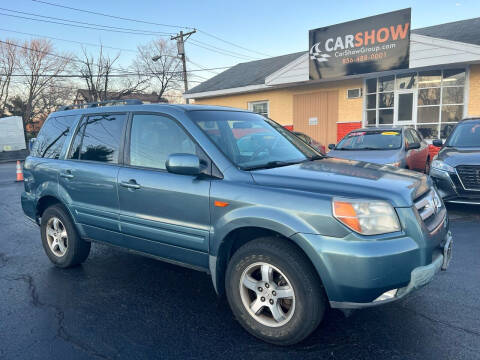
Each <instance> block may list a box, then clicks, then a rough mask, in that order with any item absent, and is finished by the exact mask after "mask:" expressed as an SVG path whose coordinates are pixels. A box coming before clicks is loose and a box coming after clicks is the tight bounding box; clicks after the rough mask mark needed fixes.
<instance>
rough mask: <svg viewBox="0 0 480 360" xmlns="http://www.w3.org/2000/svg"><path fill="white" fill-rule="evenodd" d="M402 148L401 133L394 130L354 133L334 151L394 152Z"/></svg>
mask: <svg viewBox="0 0 480 360" xmlns="http://www.w3.org/2000/svg"><path fill="white" fill-rule="evenodd" d="M401 146H402V133H401V132H400V131H396V130H378V131H354V132H351V133H350V134H348V135H347V136H345V137H344V138H343V139H342V140H341V141H340V142H339V143H338V145H337V146H336V147H335V150H394V149H400V148H401Z"/></svg>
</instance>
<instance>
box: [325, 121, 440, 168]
mask: <svg viewBox="0 0 480 360" xmlns="http://www.w3.org/2000/svg"><path fill="white" fill-rule="evenodd" d="M428 146H429V145H428V143H427V142H426V141H425V140H423V138H422V136H421V135H420V134H419V133H418V132H417V131H416V130H415V129H413V128H401V127H371V128H364V129H357V130H353V131H351V132H350V133H348V134H347V135H346V136H345V137H344V138H343V139H342V140H340V142H339V143H338V144H337V145H336V146H335V145H334V144H330V145H329V146H328V148H329V149H331V151H330V152H329V153H328V156H331V157H336V158H342V159H349V160H360V161H365V162H372V163H377V164H383V165H391V166H396V167H400V168H405V169H411V170H416V171H422V172H425V173H427V174H428V172H429V170H430V161H431V159H430V153H429V151H428Z"/></svg>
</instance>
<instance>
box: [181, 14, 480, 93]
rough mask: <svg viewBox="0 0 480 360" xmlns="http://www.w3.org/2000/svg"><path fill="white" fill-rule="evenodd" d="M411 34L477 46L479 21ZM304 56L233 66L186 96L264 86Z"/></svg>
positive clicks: (437, 26)
mask: <svg viewBox="0 0 480 360" xmlns="http://www.w3.org/2000/svg"><path fill="white" fill-rule="evenodd" d="M412 33H413V34H418V35H425V36H432V37H436V38H440V39H446V40H452V41H459V42H464V43H468V44H474V45H480V17H479V18H474V19H468V20H461V21H455V22H451V23H446V24H440V25H434V26H429V27H424V28H420V29H414V30H412ZM305 53H306V51H301V52H297V53H293V54H287V55H282V56H276V57H273V58H268V59H262V60H256V61H250V62H246V63H241V64H238V65H235V66H233V67H231V68H230V69H228V70H225V71H224V72H222V73H220V74H218V75H216V76H214V77H212V78H211V79H208V80H207V81H204V82H203V83H201V84H200V85H197V86H195V87H194V88H192V89H190V90H188V91H187V94H195V93H201V92H206V91H215V90H223V89H232V88H237V87H242V86H249V85H259V84H265V78H266V77H267V76H269V75H271V74H272V73H274V72H275V71H277V70H279V69H281V68H282V67H284V66H286V65H288V64H289V63H290V62H292V61H293V60H295V59H297V58H299V57H300V56H301V55H303V54H305Z"/></svg>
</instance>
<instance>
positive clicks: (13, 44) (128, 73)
mask: <svg viewBox="0 0 480 360" xmlns="http://www.w3.org/2000/svg"><path fill="white" fill-rule="evenodd" d="M0 43H2V44H6V45H11V46H15V47H19V48H22V49H25V50H30V51H35V52H40V53H44V54H45V55H49V56H54V57H58V58H60V59H64V60H68V61H73V62H80V63H82V64H84V62H83V61H82V60H78V59H74V58H71V57H68V56H62V55H58V54H55V53H51V52H48V51H43V50H40V49H33V48H31V47H28V46H23V45H19V44H15V43H12V42H8V41H3V40H0ZM94 65H95V64H94ZM226 68H229V66H220V67H216V68H209V69H201V70H200V69H198V70H197V69H194V70H190V71H189V72H196V71H204V70H219V69H226ZM112 70H117V71H123V70H122V69H120V70H119V69H113V68H112ZM166 73H168V74H177V73H178V74H181V73H182V71H170V72H168V71H167V72H166ZM137 74H138V73H137V72H124V74H123V75H137ZM154 74H155V73H148V74H147V75H154ZM18 75H19V76H20V75H22V74H18ZM0 76H1V75H0ZM72 77H77V76H72Z"/></svg>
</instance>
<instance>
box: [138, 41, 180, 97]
mask: <svg viewBox="0 0 480 360" xmlns="http://www.w3.org/2000/svg"><path fill="white" fill-rule="evenodd" d="M176 53H177V49H176V45H175V43H174V42H167V41H165V40H163V39H158V40H154V41H152V42H150V43H148V44H147V45H144V46H139V47H138V55H137V58H136V59H135V61H134V68H135V70H136V71H137V72H138V73H139V74H142V75H143V76H145V77H147V78H149V80H150V81H151V88H152V89H153V90H155V91H156V92H157V94H158V99H159V100H160V99H161V98H162V97H163V95H164V93H165V92H168V91H169V90H173V89H175V88H178V87H179V86H180V85H179V82H180V81H181V80H182V71H181V62H180V59H179V58H178V57H177V56H176ZM153 59H155V61H154V60H153Z"/></svg>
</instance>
